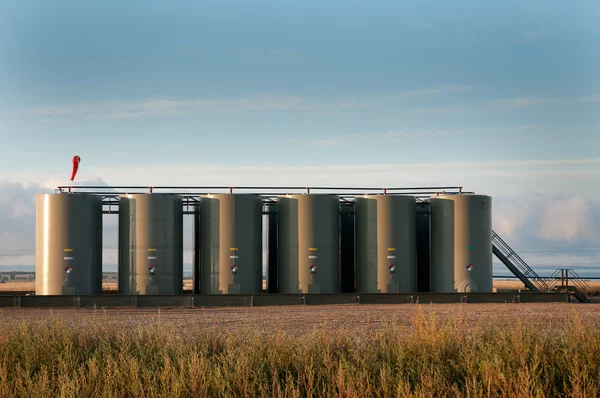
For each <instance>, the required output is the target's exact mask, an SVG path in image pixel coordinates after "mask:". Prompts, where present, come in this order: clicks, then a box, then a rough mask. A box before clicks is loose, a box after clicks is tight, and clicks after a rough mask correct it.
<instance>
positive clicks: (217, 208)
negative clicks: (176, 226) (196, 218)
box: [200, 194, 262, 294]
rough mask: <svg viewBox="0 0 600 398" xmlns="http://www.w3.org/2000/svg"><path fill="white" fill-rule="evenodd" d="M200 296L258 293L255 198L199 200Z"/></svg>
mask: <svg viewBox="0 0 600 398" xmlns="http://www.w3.org/2000/svg"><path fill="white" fill-rule="evenodd" d="M200 209H201V210H200V212H201V216H200V231H201V232H200V239H201V244H200V246H201V259H200V261H201V263H200V269H201V275H202V276H201V292H202V293H203V294H256V293H260V292H261V291H262V200H261V198H260V197H259V196H258V195H249V194H218V195H207V196H203V197H202V198H201V205H200Z"/></svg>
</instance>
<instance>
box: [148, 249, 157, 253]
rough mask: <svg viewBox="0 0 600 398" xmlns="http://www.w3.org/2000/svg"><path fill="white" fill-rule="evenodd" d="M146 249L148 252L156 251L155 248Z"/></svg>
mask: <svg viewBox="0 0 600 398" xmlns="http://www.w3.org/2000/svg"><path fill="white" fill-rule="evenodd" d="M148 251H149V252H155V251H156V249H155V248H151V249H148Z"/></svg>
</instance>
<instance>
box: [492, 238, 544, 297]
mask: <svg viewBox="0 0 600 398" xmlns="http://www.w3.org/2000/svg"><path fill="white" fill-rule="evenodd" d="M492 252H493V253H494V255H495V256H496V257H498V259H499V260H500V261H502V262H503V263H504V265H506V267H507V268H508V269H509V270H510V271H511V272H512V273H513V274H515V276H516V277H517V278H519V279H520V280H521V282H523V284H524V285H525V286H526V287H527V288H528V289H529V290H531V291H532V292H547V291H549V290H548V286H547V284H546V281H544V279H543V278H542V277H540V276H539V275H538V274H536V273H535V271H534V270H533V269H531V267H530V266H529V265H527V263H526V262H525V261H524V260H523V259H522V258H521V257H519V255H518V254H517V253H515V251H514V250H513V249H512V248H511V247H510V246H509V245H508V244H507V243H506V242H505V241H504V240H503V239H502V238H501V237H500V236H499V235H498V234H497V233H496V232H495V231H492Z"/></svg>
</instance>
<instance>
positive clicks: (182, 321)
mask: <svg viewBox="0 0 600 398" xmlns="http://www.w3.org/2000/svg"><path fill="white" fill-rule="evenodd" d="M418 311H422V312H423V313H424V314H426V315H427V314H435V315H436V316H437V318H438V319H440V320H442V321H446V320H450V319H456V318H457V317H458V319H462V323H463V325H467V326H468V327H471V328H477V327H482V326H495V327H502V328H509V327H514V326H516V325H518V324H519V322H523V324H524V325H525V326H527V327H535V328H539V329H544V330H549V331H550V330H556V331H558V330H563V329H564V328H565V325H566V324H567V322H569V319H572V318H573V317H576V318H577V319H581V320H585V321H586V322H590V323H592V324H593V325H595V326H597V327H600V305H597V304H568V303H551V304H549V303H531V304H530V303H528V304H423V305H413V304H401V305H365V304H362V305H331V306H289V307H237V308H210V309H208V308H204V309H203V308H194V309H181V308H161V309H156V308H154V309H150V308H139V309H137V308H136V309H134V308H128V309H123V308H118V309H106V310H104V309H98V310H93V309H83V308H78V309H71V308H60V309H51V310H50V309H36V308H6V309H2V310H0V322H1V323H2V324H3V327H16V326H17V325H18V324H19V323H21V321H22V320H24V319H25V320H39V319H51V318H52V319H55V320H58V321H59V322H65V323H67V324H69V325H72V326H73V327H76V328H86V327H92V326H93V325H94V324H97V325H104V326H109V327H115V328H118V329H123V328H136V327H137V326H139V325H143V324H154V325H156V324H157V323H158V322H159V321H160V324H161V325H164V327H168V328H169V329H170V330H172V333H175V334H181V335H186V334H188V333H193V332H195V331H198V330H200V329H205V330H212V331H214V332H217V333H220V332H235V333H239V332H240V331H248V330H255V331H258V332H264V333H267V334H274V333H277V332H282V333H285V334H288V333H289V334H292V335H303V334H306V333H310V332H313V331H317V332H318V331H323V330H327V331H330V332H335V331H339V330H340V329H342V330H344V331H346V332H350V333H351V334H352V335H356V336H365V337H366V336H369V335H372V334H373V333H376V332H377V331H381V330H383V329H385V328H389V327H394V328H395V329H396V330H398V332H408V331H410V330H411V325H412V322H413V320H414V317H415V315H417V312H418Z"/></svg>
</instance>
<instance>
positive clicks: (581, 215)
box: [493, 193, 600, 249]
mask: <svg viewBox="0 0 600 398" xmlns="http://www.w3.org/2000/svg"><path fill="white" fill-rule="evenodd" d="M495 202H497V204H495V205H494V209H495V210H496V211H495V212H494V220H493V225H494V229H495V230H496V232H498V234H500V236H502V237H503V238H506V239H508V240H510V241H511V242H513V244H516V245H517V246H519V247H527V246H528V245H534V246H536V245H537V246H539V244H540V242H541V241H545V242H546V243H548V242H551V243H552V244H550V245H547V246H546V248H548V249H551V248H552V247H554V248H556V247H571V248H573V247H575V246H577V245H580V244H587V245H597V244H598V242H599V241H600V203H598V202H594V201H591V200H586V199H584V198H582V197H579V196H577V194H571V195H539V194H531V193H530V194H527V195H522V196H520V197H513V198H508V197H500V198H497V199H496V200H495Z"/></svg>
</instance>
